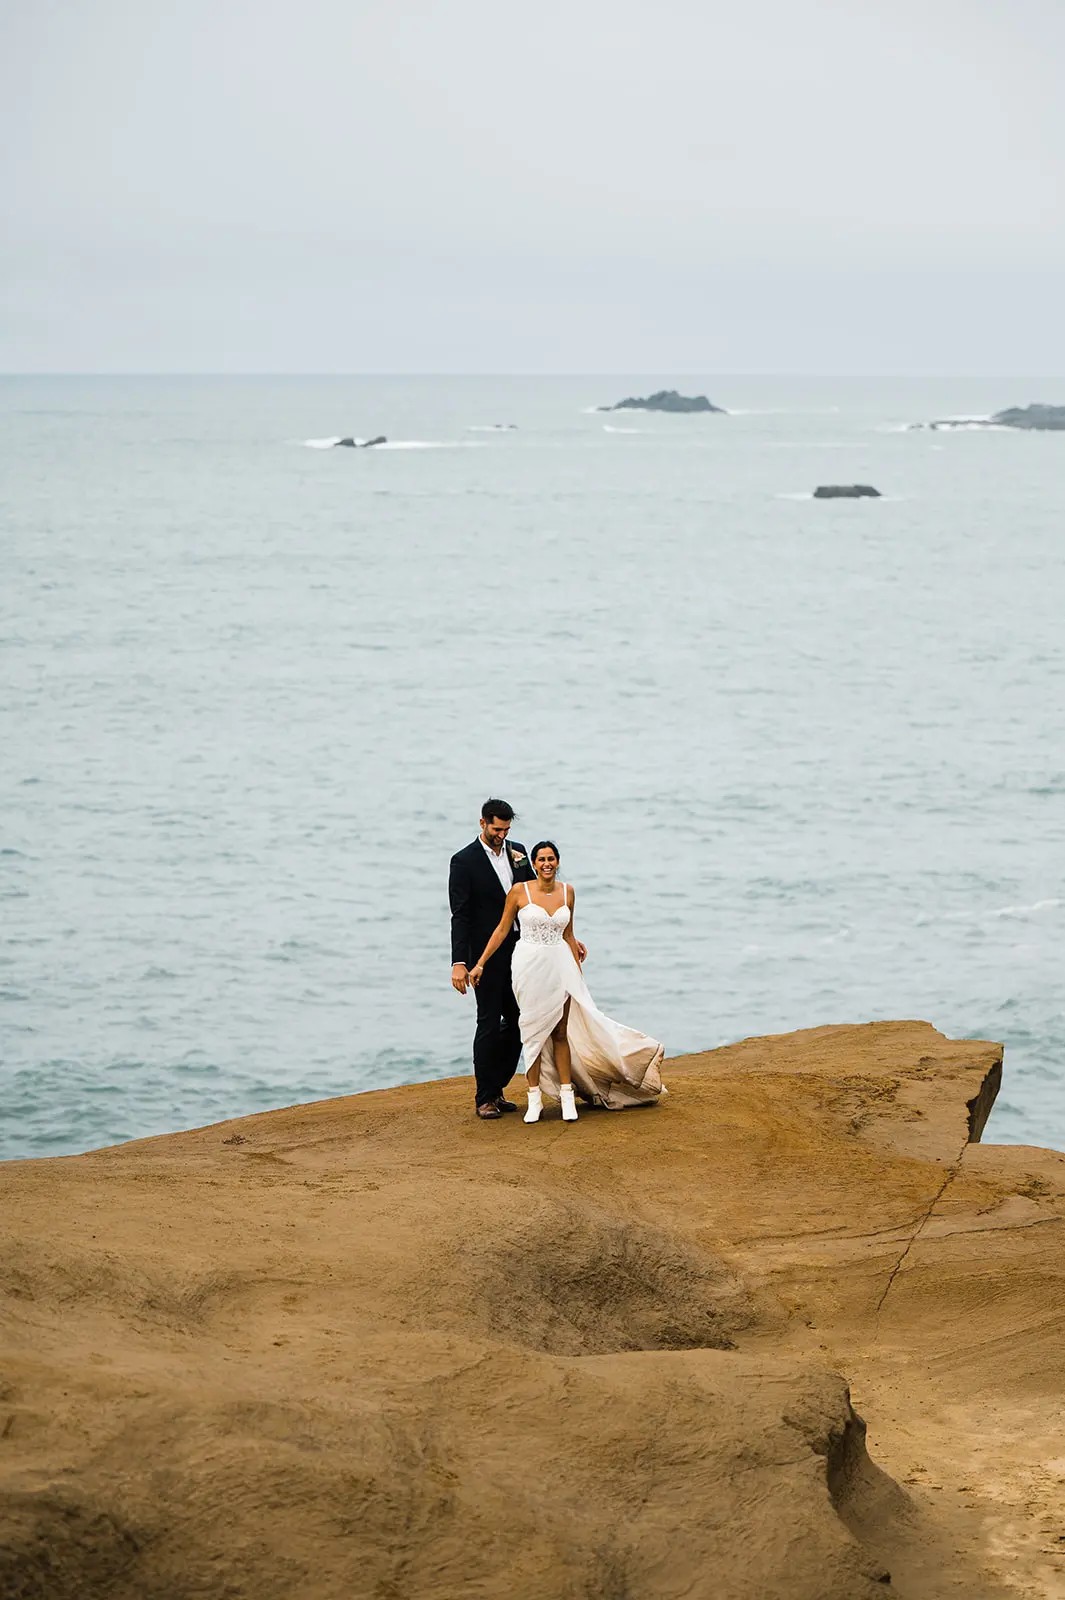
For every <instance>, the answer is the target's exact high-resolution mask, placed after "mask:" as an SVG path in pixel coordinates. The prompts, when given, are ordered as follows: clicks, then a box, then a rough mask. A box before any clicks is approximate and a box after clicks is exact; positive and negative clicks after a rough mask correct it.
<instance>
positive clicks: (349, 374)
mask: <svg viewBox="0 0 1065 1600" xmlns="http://www.w3.org/2000/svg"><path fill="white" fill-rule="evenodd" d="M662 370H663V369H658V371H659V372H661V371H662ZM669 375H670V376H671V377H673V378H700V379H706V378H713V379H715V380H717V379H721V378H725V379H727V378H993V379H1000V378H1002V379H1011V378H1039V379H1043V378H1051V379H1052V378H1065V370H1063V371H1061V372H1052V371H1049V370H1048V371H1045V372H1031V371H1029V372H1025V371H1022V370H1020V369H1018V370H1017V371H1012V372H1006V371H977V370H974V369H962V370H958V371H951V372H948V371H945V370H943V369H941V368H936V369H930V368H922V369H920V370H911V369H907V370H895V371H886V372H885V371H872V370H870V371H862V372H858V371H853V370H847V371H831V370H830V371H811V370H807V369H805V368H803V369H799V368H790V367H785V368H775V369H770V368H768V367H766V368H762V367H759V368H749V369H747V370H741V369H737V370H734V371H729V370H727V369H725V368H720V369H719V370H717V371H714V372H711V371H707V370H702V369H692V370H690V371H684V372H682V371H679V370H673V371H671V372H670V374H669ZM652 377H653V373H652V372H650V371H647V370H645V371H638V370H636V369H635V368H624V369H621V368H614V369H611V370H609V371H606V370H604V371H596V370H593V369H591V368H588V369H576V368H573V369H567V370H565V371H558V372H545V371H533V372H530V371H523V370H520V369H515V370H512V371H503V370H498V371H487V370H484V371H481V370H478V371H454V370H450V369H443V368H437V369H431V368H426V369H424V370H415V369H414V368H394V369H384V368H382V369H374V370H371V369H366V370H358V371H355V370H351V371H348V370H344V371H341V370H325V369H315V368H305V369H303V368H299V369H297V368H287V369H282V368H266V367H263V368H248V369H247V370H242V371H225V370H219V369H216V368H207V367H205V368H191V367H189V368H183V367H174V368H166V367H138V368H118V367H115V368H108V367H82V368H73V367H70V368H67V367H39V368H30V369H22V370H16V369H14V368H11V369H3V370H0V379H4V378H652Z"/></svg>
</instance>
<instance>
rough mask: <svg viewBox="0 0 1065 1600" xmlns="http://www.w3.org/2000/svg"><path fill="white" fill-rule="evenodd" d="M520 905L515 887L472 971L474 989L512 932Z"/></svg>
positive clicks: (471, 978)
mask: <svg viewBox="0 0 1065 1600" xmlns="http://www.w3.org/2000/svg"><path fill="white" fill-rule="evenodd" d="M519 903H520V896H519V894H518V890H517V886H515V887H514V888H513V889H511V891H510V893H509V894H508V895H507V898H506V901H505V903H504V905H503V915H502V916H501V917H500V919H499V923H498V925H497V927H496V931H495V933H493V935H492V937H491V938H490V939H489V941H488V943H487V944H486V945H485V947H484V950H483V951H482V952H481V959H480V960H479V961H478V962H477V963H476V964H475V965H474V966H473V967H472V968H471V969H470V982H471V983H472V984H473V986H474V988H476V987H477V984H478V982H479V981H480V977H481V973H482V972H483V971H484V969H485V964H486V963H487V962H489V961H490V960H491V959H492V957H493V956H494V955H495V953H496V951H497V950H498V949H499V946H500V945H501V944H502V943H503V940H504V939H505V938H506V936H507V934H508V933H509V932H510V930H511V927H512V925H513V922H514V918H515V917H516V916H517V914H518V905H519Z"/></svg>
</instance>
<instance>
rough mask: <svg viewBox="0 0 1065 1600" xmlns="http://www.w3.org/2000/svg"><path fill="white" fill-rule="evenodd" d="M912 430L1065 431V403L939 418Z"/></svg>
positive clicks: (1011, 407)
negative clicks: (988, 414) (992, 429)
mask: <svg viewBox="0 0 1065 1600" xmlns="http://www.w3.org/2000/svg"><path fill="white" fill-rule="evenodd" d="M910 427H911V430H918V429H928V431H929V432H931V433H935V432H937V431H938V430H941V429H942V430H947V429H950V428H963V429H971V428H1021V429H1025V430H1027V431H1028V432H1035V433H1063V432H1065V406H1048V405H1030V406H1007V408H1006V410H1005V411H996V412H995V413H994V415H993V416H990V417H939V418H937V420H936V421H935V422H913V423H911V424H910Z"/></svg>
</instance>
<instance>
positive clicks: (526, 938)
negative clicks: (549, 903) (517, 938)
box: [518, 901, 569, 944]
mask: <svg viewBox="0 0 1065 1600" xmlns="http://www.w3.org/2000/svg"><path fill="white" fill-rule="evenodd" d="M518 921H519V923H520V924H521V942H522V944H561V943H562V937H563V935H564V933H565V931H566V929H567V928H568V927H569V906H567V905H561V906H559V908H558V910H557V911H555V912H550V911H545V910H544V908H543V906H534V905H533V904H532V902H531V901H530V902H529V904H528V905H524V906H519V907H518Z"/></svg>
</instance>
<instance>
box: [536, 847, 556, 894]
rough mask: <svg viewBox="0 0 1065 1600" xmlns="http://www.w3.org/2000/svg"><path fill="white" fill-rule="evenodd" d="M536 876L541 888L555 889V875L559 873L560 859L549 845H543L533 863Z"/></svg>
mask: <svg viewBox="0 0 1065 1600" xmlns="http://www.w3.org/2000/svg"><path fill="white" fill-rule="evenodd" d="M533 866H534V867H535V868H536V875H537V877H538V878H539V880H540V883H541V886H542V887H543V888H545V889H552V888H554V884H555V874H556V873H557V871H558V857H557V856H556V854H555V852H554V851H553V850H552V848H551V846H550V845H549V844H545V845H541V847H540V849H539V850H538V851H537V852H536V857H535V859H534V861H533Z"/></svg>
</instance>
